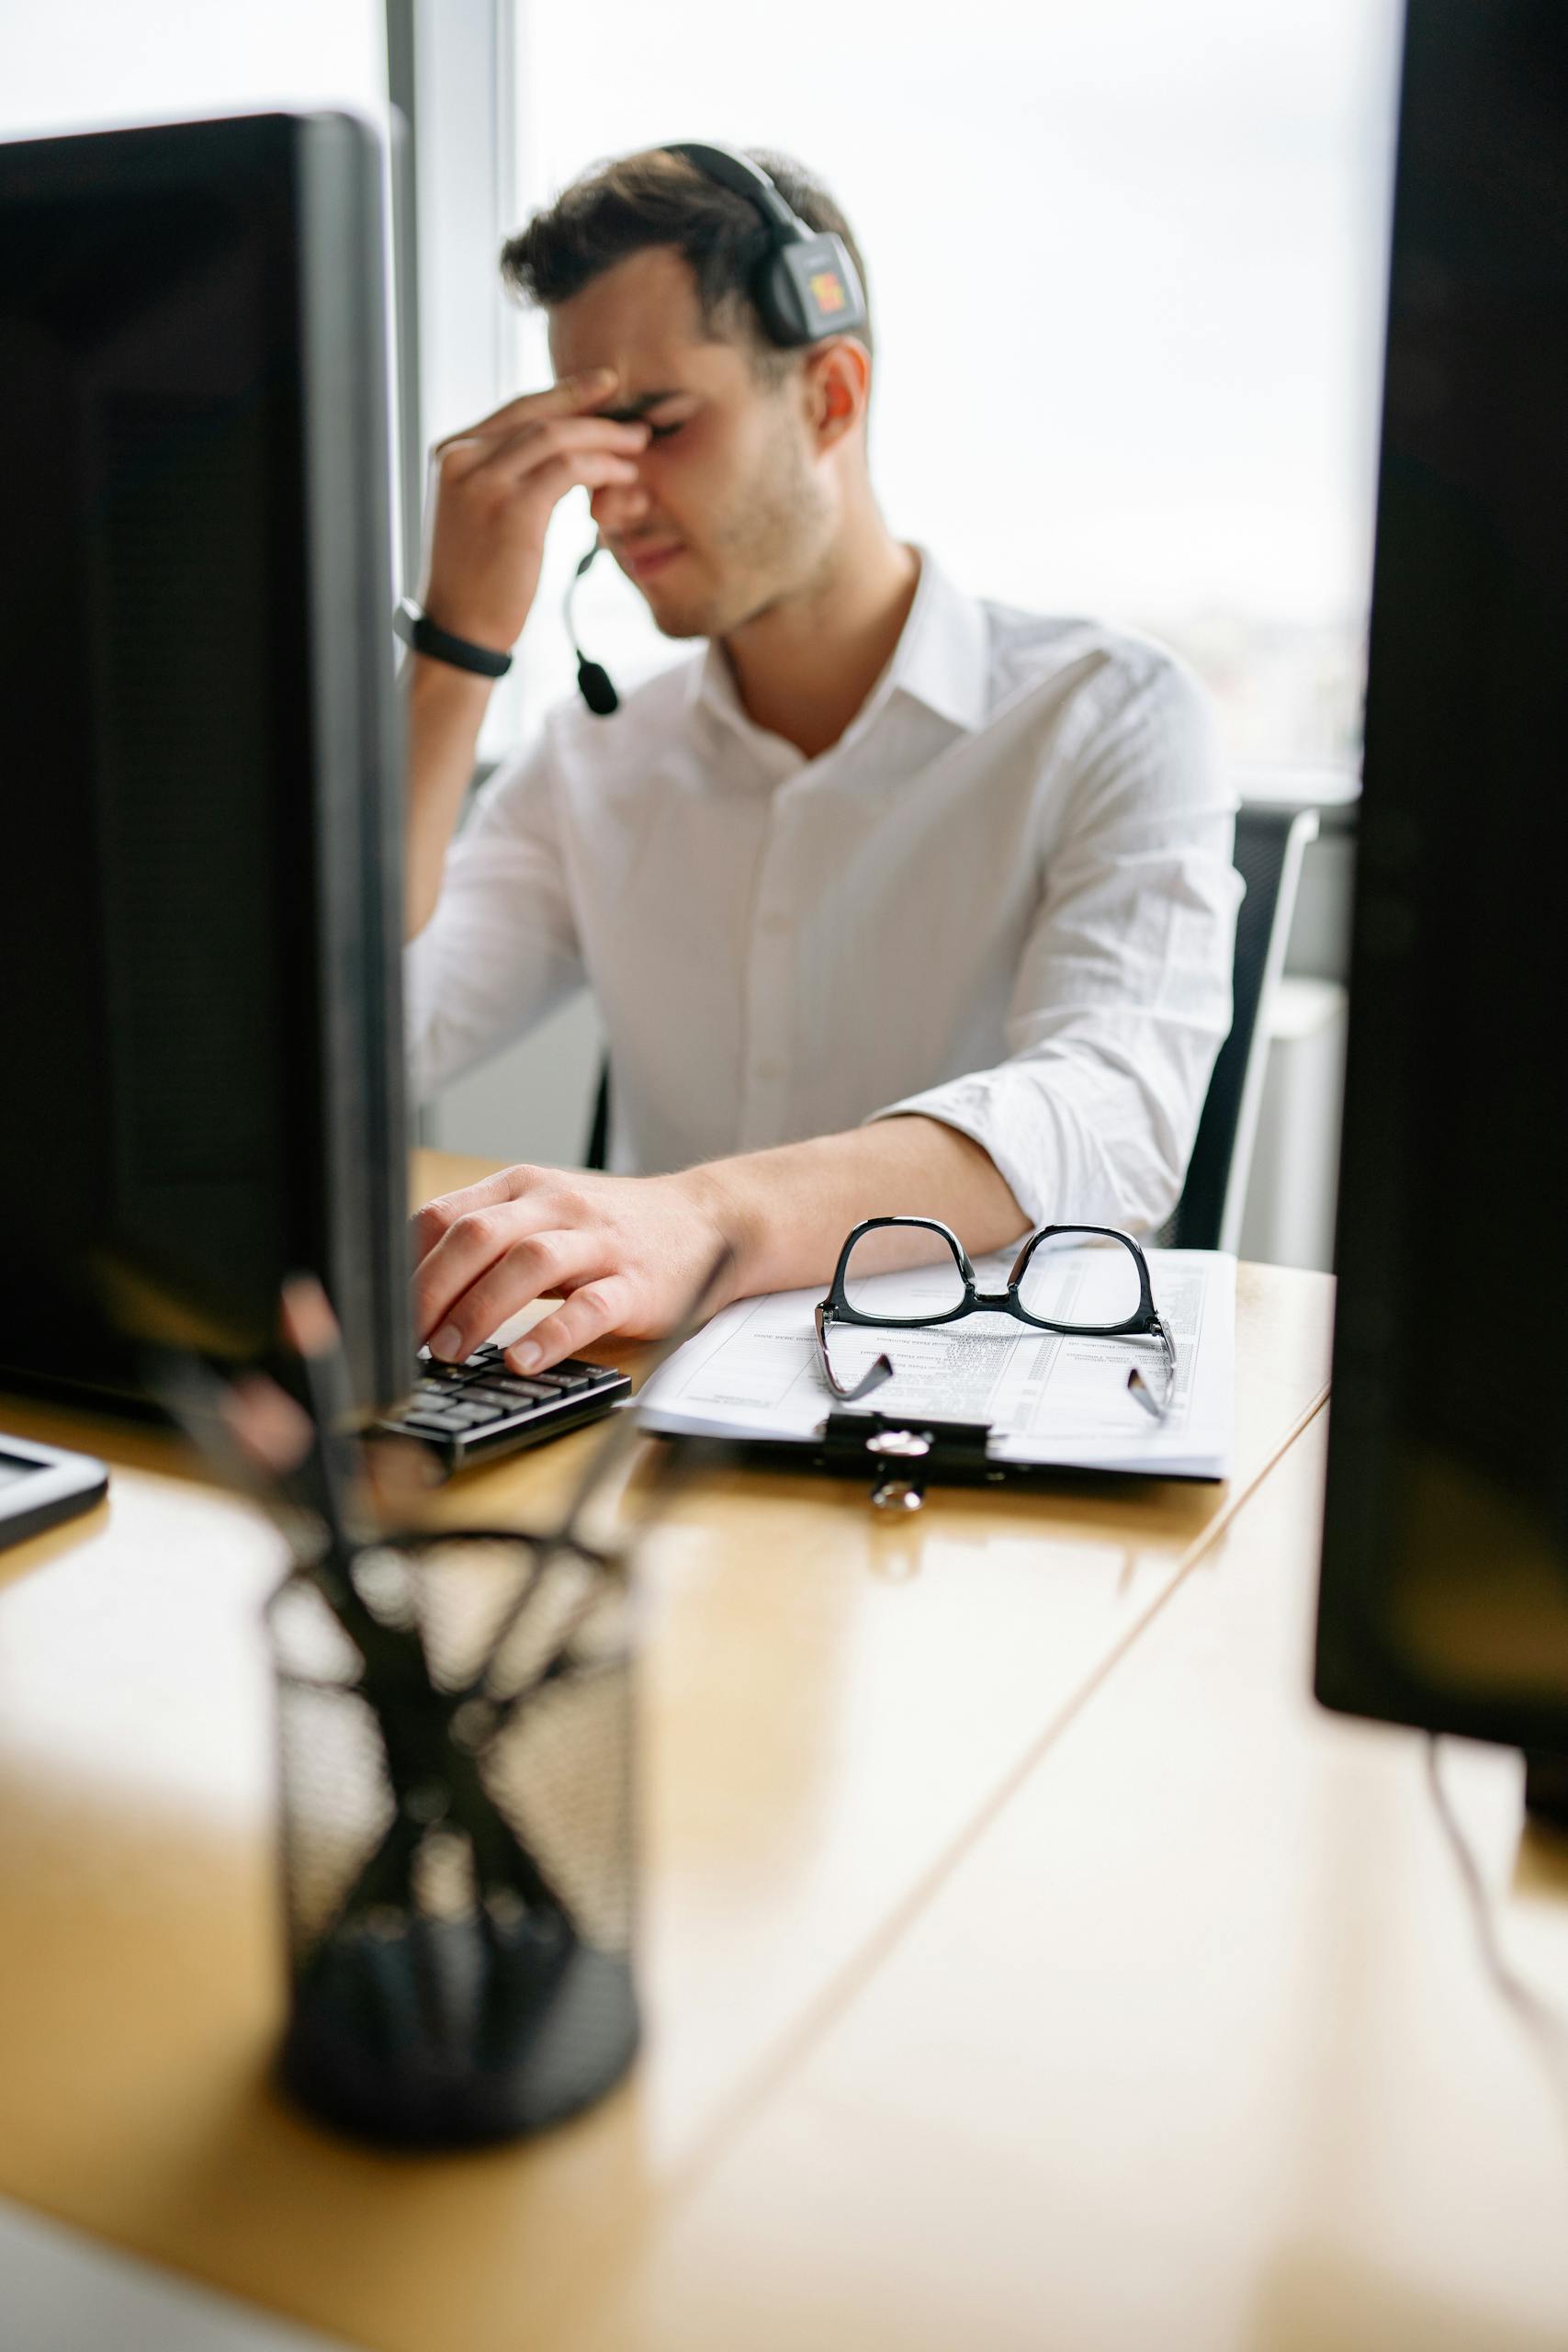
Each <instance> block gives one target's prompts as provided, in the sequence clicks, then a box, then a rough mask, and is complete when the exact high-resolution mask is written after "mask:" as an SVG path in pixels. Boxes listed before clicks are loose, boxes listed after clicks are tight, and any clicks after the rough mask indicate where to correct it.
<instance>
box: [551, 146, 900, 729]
mask: <svg viewBox="0 0 1568 2352" xmlns="http://www.w3.org/2000/svg"><path fill="white" fill-rule="evenodd" d="M659 152H660V154H664V155H680V156H682V158H683V159H684V161H685V162H687V163H688V164H692V165H693V167H694V169H695V170H697V171H699V172H701V173H702V175H703V176H704V178H705V179H710V180H713V181H715V182H716V185H717V186H718V187H727V188H729V189H730V190H731V191H732V192H733V193H734V194H735V195H736V196H743V197H744V198H746V200H747V202H748V203H749V204H751V205H754V206H755V208H756V209H757V211H758V212H759V213H760V214H761V218H762V223H763V226H764V227H765V228H766V230H767V231H768V247H767V251H766V252H765V253H764V254H763V255H762V258H761V262H760V263H759V264H758V266H757V268H756V271H755V273H754V274H753V276H752V279H751V284H750V295H751V299H752V300H753V302H754V303H755V304H756V306H757V311H758V315H759V316H760V318H761V322H762V324H763V326H764V327H765V328H766V329H767V332H768V335H769V338H770V340H771V341H772V342H773V343H775V344H777V345H779V346H780V348H781V349H782V350H784V351H800V350H804V349H805V348H807V346H808V345H811V344H814V343H825V342H827V340H828V338H829V336H830V335H835V334H863V333H864V331H865V325H866V307H865V289H864V288H863V286H862V284H861V281H860V272H859V270H857V269H856V267H855V265H854V259H853V256H852V254H851V252H850V249H849V247H848V246H847V245H846V244H845V243H844V241H843V239H842V237H839V236H835V235H834V234H833V233H832V232H831V231H818V230H816V229H811V228H808V227H807V224H806V222H805V221H804V220H802V219H801V217H800V215H799V213H798V212H796V211H795V209H794V208H793V206H791V205H789V204H786V203H785V201H784V198H783V196H782V195H781V194H780V192H779V189H778V187H776V186H775V184H774V182H773V180H771V179H770V178H769V176H768V175H767V173H766V172H765V171H763V170H762V168H761V164H753V163H752V162H751V160H750V156H747V155H738V154H736V153H734V151H733V150H732V149H730V148H728V147H705V146H701V145H698V144H695V143H694V142H693V141H682V143H681V144H680V145H679V146H675V147H663V148H660V151H659ZM602 544H603V542H602V541H601V540H599V539H595V540H594V542H593V545H592V547H591V548H589V550H588V553H587V554H586V555H585V556H584V557H583V558H582V560H581V563H580V564H579V565H578V567H577V570H576V571H574V572H573V573H572V575H571V584H570V587H569V588H568V590H567V592H566V628H567V635H568V637H569V638H570V639H571V650H572V651H573V652H574V653H575V654H576V656H577V685H578V691H579V693H580V694H581V696H582V699H583V701H584V702H585V703H586V704H587V705H588V707H589V709H590V710H591V711H592V713H593V715H594V717H595V718H609V717H610V716H611V714H612V712H614V711H615V710H617V709H618V708H619V707H620V696H619V695H617V694H616V692H615V687H614V686H613V685H612V684H610V681H609V678H608V676H607V675H606V673H605V672H604V668H603V667H602V665H601V664H600V663H599V662H590V661H589V660H588V658H587V656H586V655H585V654H584V652H583V650H582V648H581V645H580V644H579V643H578V641H577V632H576V630H575V629H574V628H573V627H572V620H571V605H572V598H573V597H574V596H575V595H576V594H577V583H578V582H579V581H580V580H581V578H582V575H583V573H584V572H585V571H587V570H588V567H589V565H590V564H591V563H592V561H593V559H594V557H595V556H596V555H597V554H598V553H599V550H600V548H601V546H602Z"/></svg>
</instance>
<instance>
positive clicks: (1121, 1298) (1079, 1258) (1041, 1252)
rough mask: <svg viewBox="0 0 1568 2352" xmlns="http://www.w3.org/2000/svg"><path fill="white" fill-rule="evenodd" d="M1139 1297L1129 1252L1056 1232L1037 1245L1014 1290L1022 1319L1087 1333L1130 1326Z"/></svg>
mask: <svg viewBox="0 0 1568 2352" xmlns="http://www.w3.org/2000/svg"><path fill="white" fill-rule="evenodd" d="M1142 1295H1143V1294H1142V1286H1141V1284H1140V1283H1139V1280H1138V1261H1137V1260H1136V1259H1135V1258H1134V1255H1133V1252H1132V1251H1131V1250H1129V1249H1128V1248H1127V1247H1126V1245H1125V1243H1123V1242H1121V1241H1108V1240H1106V1239H1105V1238H1103V1237H1102V1236H1101V1235H1100V1234H1093V1233H1075V1232H1068V1233H1058V1234H1054V1235H1053V1236H1052V1237H1051V1238H1050V1239H1049V1240H1046V1241H1041V1242H1037V1243H1036V1245H1035V1248H1034V1250H1033V1252H1032V1255H1031V1257H1030V1261H1029V1263H1028V1265H1027V1266H1026V1267H1025V1268H1024V1271H1023V1274H1022V1276H1021V1280H1020V1282H1019V1286H1018V1303H1019V1305H1020V1306H1021V1307H1022V1308H1023V1311H1024V1313H1025V1314H1026V1315H1034V1316H1038V1317H1041V1318H1042V1320H1043V1321H1045V1322H1049V1323H1071V1324H1076V1325H1077V1327H1078V1328H1079V1329H1081V1330H1091V1331H1104V1330H1111V1329H1114V1328H1115V1326H1116V1325H1117V1324H1119V1323H1125V1322H1127V1321H1129V1320H1130V1318H1131V1317H1133V1316H1134V1315H1136V1313H1137V1312H1138V1308H1139V1305H1140V1303H1141V1300H1142Z"/></svg>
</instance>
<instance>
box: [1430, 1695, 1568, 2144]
mask: <svg viewBox="0 0 1568 2352" xmlns="http://www.w3.org/2000/svg"><path fill="white" fill-rule="evenodd" d="M1427 1787H1428V1789H1429V1791H1430V1792H1431V1798H1432V1804H1433V1806H1434V1808H1435V1810H1436V1812H1437V1815H1438V1821H1439V1823H1440V1824H1441V1826H1442V1830H1443V1835H1444V1837H1445V1838H1446V1839H1447V1840H1448V1845H1449V1849H1450V1852H1451V1853H1452V1855H1453V1858H1454V1863H1455V1866H1456V1868H1457V1869H1458V1871H1459V1874H1460V1880H1461V1883H1462V1885H1463V1887H1464V1892H1465V1897H1466V1900H1467V1901H1468V1903H1469V1905H1470V1916H1471V1924H1472V1927H1473V1928H1474V1930H1475V1940H1476V1943H1477V1945H1478V1947H1479V1949H1480V1952H1481V1962H1482V1966H1483V1968H1484V1969H1485V1971H1486V1973H1487V1975H1488V1976H1489V1977H1490V1978H1491V1980H1492V1984H1493V1986H1494V1988H1495V1991H1496V1993H1497V1994H1498V1996H1499V1997H1500V1999H1501V2000H1502V2002H1503V2004H1504V2006H1505V2007H1506V2008H1509V2009H1511V2010H1512V2011H1513V2014H1514V2017H1515V2019H1516V2020H1517V2023H1518V2025H1519V2026H1520V2028H1521V2029H1522V2030H1523V2031H1524V2032H1525V2033H1526V2034H1527V2035H1528V2037H1529V2040H1530V2041H1532V2042H1533V2043H1534V2045H1535V2050H1536V2054H1537V2056H1538V2058H1539V2059H1540V2063H1541V2067H1542V2071H1543V2072H1544V2074H1545V2075H1546V2079H1547V2084H1548V2086H1549V2088H1550V2090H1551V2096H1552V2099H1553V2102H1554V2103H1555V2105H1556V2107H1557V2109H1558V2110H1559V2112H1558V2121H1559V2122H1560V2123H1561V2124H1562V2130H1563V2133H1564V2135H1565V2136H1568V2016H1564V2015H1562V2013H1560V2012H1559V2011H1558V2010H1557V2009H1555V2008H1554V2007H1552V2005H1551V2002H1550V2001H1543V2000H1542V1999H1541V1997H1540V1994H1539V1993H1538V1992H1536V1990H1535V1989H1534V1987H1533V1986H1532V1985H1527V1984H1526V1982H1525V1980H1524V1978H1523V1977H1522V1976H1520V1975H1518V1974H1517V1973H1516V1972H1515V1970H1514V1969H1513V1968H1512V1967H1510V1965H1509V1963H1508V1962H1507V1960H1506V1957H1505V1955H1504V1951H1503V1946H1502V1942H1501V1940H1500V1939H1499V1937H1498V1933H1497V1917H1496V1913H1495V1909H1494V1907H1493V1904H1492V1899H1491V1897H1490V1895H1489V1894H1487V1891H1486V1882H1485V1880H1484V1879H1483V1876H1482V1874H1481V1865H1480V1863H1479V1862H1478V1861H1477V1860H1476V1859H1475V1855H1474V1852H1473V1850H1472V1847H1471V1844H1470V1841H1469V1839H1468V1838H1466V1836H1465V1834H1464V1830H1463V1827H1462V1826H1461V1822H1460V1818H1459V1815H1457V1814H1456V1813H1455V1811H1454V1809H1453V1801H1452V1799H1451V1798H1450V1795H1449V1792H1448V1790H1447V1789H1446V1788H1445V1787H1444V1785H1443V1776H1442V1772H1441V1770H1440V1769H1439V1764H1438V1736H1437V1734H1436V1733H1435V1732H1428V1733H1427Z"/></svg>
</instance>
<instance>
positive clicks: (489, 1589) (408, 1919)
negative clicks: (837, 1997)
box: [268, 1532, 638, 2147]
mask: <svg viewBox="0 0 1568 2352" xmlns="http://www.w3.org/2000/svg"><path fill="white" fill-rule="evenodd" d="M344 1574H346V1576H347V1577H348V1579H349V1581H350V1583H351V1585H352V1598H350V1597H349V1596H346V1595H345V1594H344V1592H343V1590H342V1589H341V1585H342V1578H343V1577H344ZM333 1576H335V1577H337V1579H338V1585H339V1589H338V1591H337V1596H336V1600H335V1604H333V1603H330V1602H329V1600H328V1598H327V1597H326V1593H325V1592H324V1591H323V1581H324V1580H325V1582H326V1583H327V1586H328V1589H331V1587H332V1577H333ZM345 1601H346V1603H347V1605H346V1606H345ZM268 1621H269V1626H270V1631H271V1636H272V1643H273V1650H274V1657H275V1663H276V1677H277V1695H278V1715H279V1730H280V1743H281V1758H280V1761H281V1780H282V1822H283V1838H282V1860H283V1880H284V1897H285V1910H286V1916H287V1920H288V1956H289V1970H290V1987H289V2018H288V2030H287V2033H286V2036H285V2041H284V2046H283V2052H282V2059H281V2072H282V2076H283V2079H284V2081H285V2083H286V2085H287V2086H288V2089H289V2090H290V2091H291V2092H292V2094H293V2095H294V2096H295V2097H296V2098H298V2099H299V2101H300V2103H301V2104H302V2105H304V2106H305V2107H307V2108H309V2109H311V2110H312V2111H313V2112H314V2113H316V2114H317V2115H319V2116H321V2118H323V2119H324V2120H328V2121H331V2122H333V2123H335V2124H338V2125H340V2126H343V2127H345V2128H347V2129H349V2130H351V2131H355V2132H358V2133H360V2134H361V2135H364V2136H367V2137H370V2138H374V2139H377V2140H380V2141H389V2142H396V2143H402V2144H405V2145H412V2146H423V2147H435V2146H457V2145H462V2144H468V2143H479V2142H484V2141H491V2140H497V2139H502V2138H507V2137H510V2136H512V2135H513V2134H515V2133H520V2132H525V2131H534V2130H536V2129H537V2128H538V2127H540V2126H541V2125H543V2124H547V2123H551V2122H554V2121H556V2120H558V2119H559V2118H561V2117H563V2116H566V2115H570V2114H571V2113H572V2112H573V2111H574V2110H575V2109H579V2108H581V2107H583V2106H585V2105H586V2104H587V2103H588V2102H589V2101H590V2100H592V2099H593V2098H597V2097H598V2096H599V2095H600V2094H601V2093H602V2092H604V2091H605V2090H607V2089H608V2088H609V2087H610V2086H611V2085H612V2084H613V2083H615V2081H616V2080H617V2079H618V2078H619V2076H620V2075H622V2074H623V2073H624V2072H625V2070H626V2066H627V2065H628V2064H630V2061H631V2059H632V2057H633V2055H634V2053H635V2052H636V2049H637V2039H638V2019H637V1999H636V1994H635V1990H634V1985H633V1976H632V1928H633V1891H634V1889H633V1872H634V1856H633V1835H632V1832H633V1824H632V1720H631V1710H632V1687H631V1657H630V1646H629V1627H628V1594H627V1583H626V1573H625V1570H624V1568H623V1566H622V1565H621V1563H620V1562H619V1561H618V1560H617V1559H615V1557H613V1556H610V1555H604V1554H602V1553H598V1552H595V1551H594V1550H592V1548H591V1547H588V1546H586V1545H582V1544H578V1543H576V1542H575V1541H568V1540H564V1539H563V1538H561V1537H554V1538H551V1539H549V1540H547V1541H539V1542H531V1541H530V1540H529V1539H528V1538H526V1537H525V1536H520V1535H515V1534H506V1533H494V1532H461V1533H453V1532H445V1533H432V1534H426V1535H401V1536H395V1537H382V1538H380V1539H378V1540H376V1541H374V1542H370V1543H367V1544H364V1545H363V1546H361V1547H359V1548H356V1549H355V1550H354V1551H353V1552H352V1554H351V1555H349V1557H348V1559H347V1561H346V1563H344V1562H341V1561H340V1562H339V1563H338V1564H337V1566H335V1568H334V1569H333V1571H332V1572H331V1574H330V1575H329V1576H328V1577H326V1578H325V1579H323V1573H322V1568H321V1564H320V1563H316V1562H311V1563H308V1564H304V1565H302V1566H300V1567H299V1568H297V1569H296V1571H295V1572H294V1574H292V1575H291V1576H290V1577H288V1580H287V1581H286V1583H285V1584H284V1585H283V1587H282V1588H281V1589H280V1590H279V1591H278V1592H277V1594H276V1596H275V1598H274V1600H273V1601H272V1603H271V1605H270V1609H269V1612H268ZM351 1628H352V1634H351V1631H350V1629H351Z"/></svg>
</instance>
